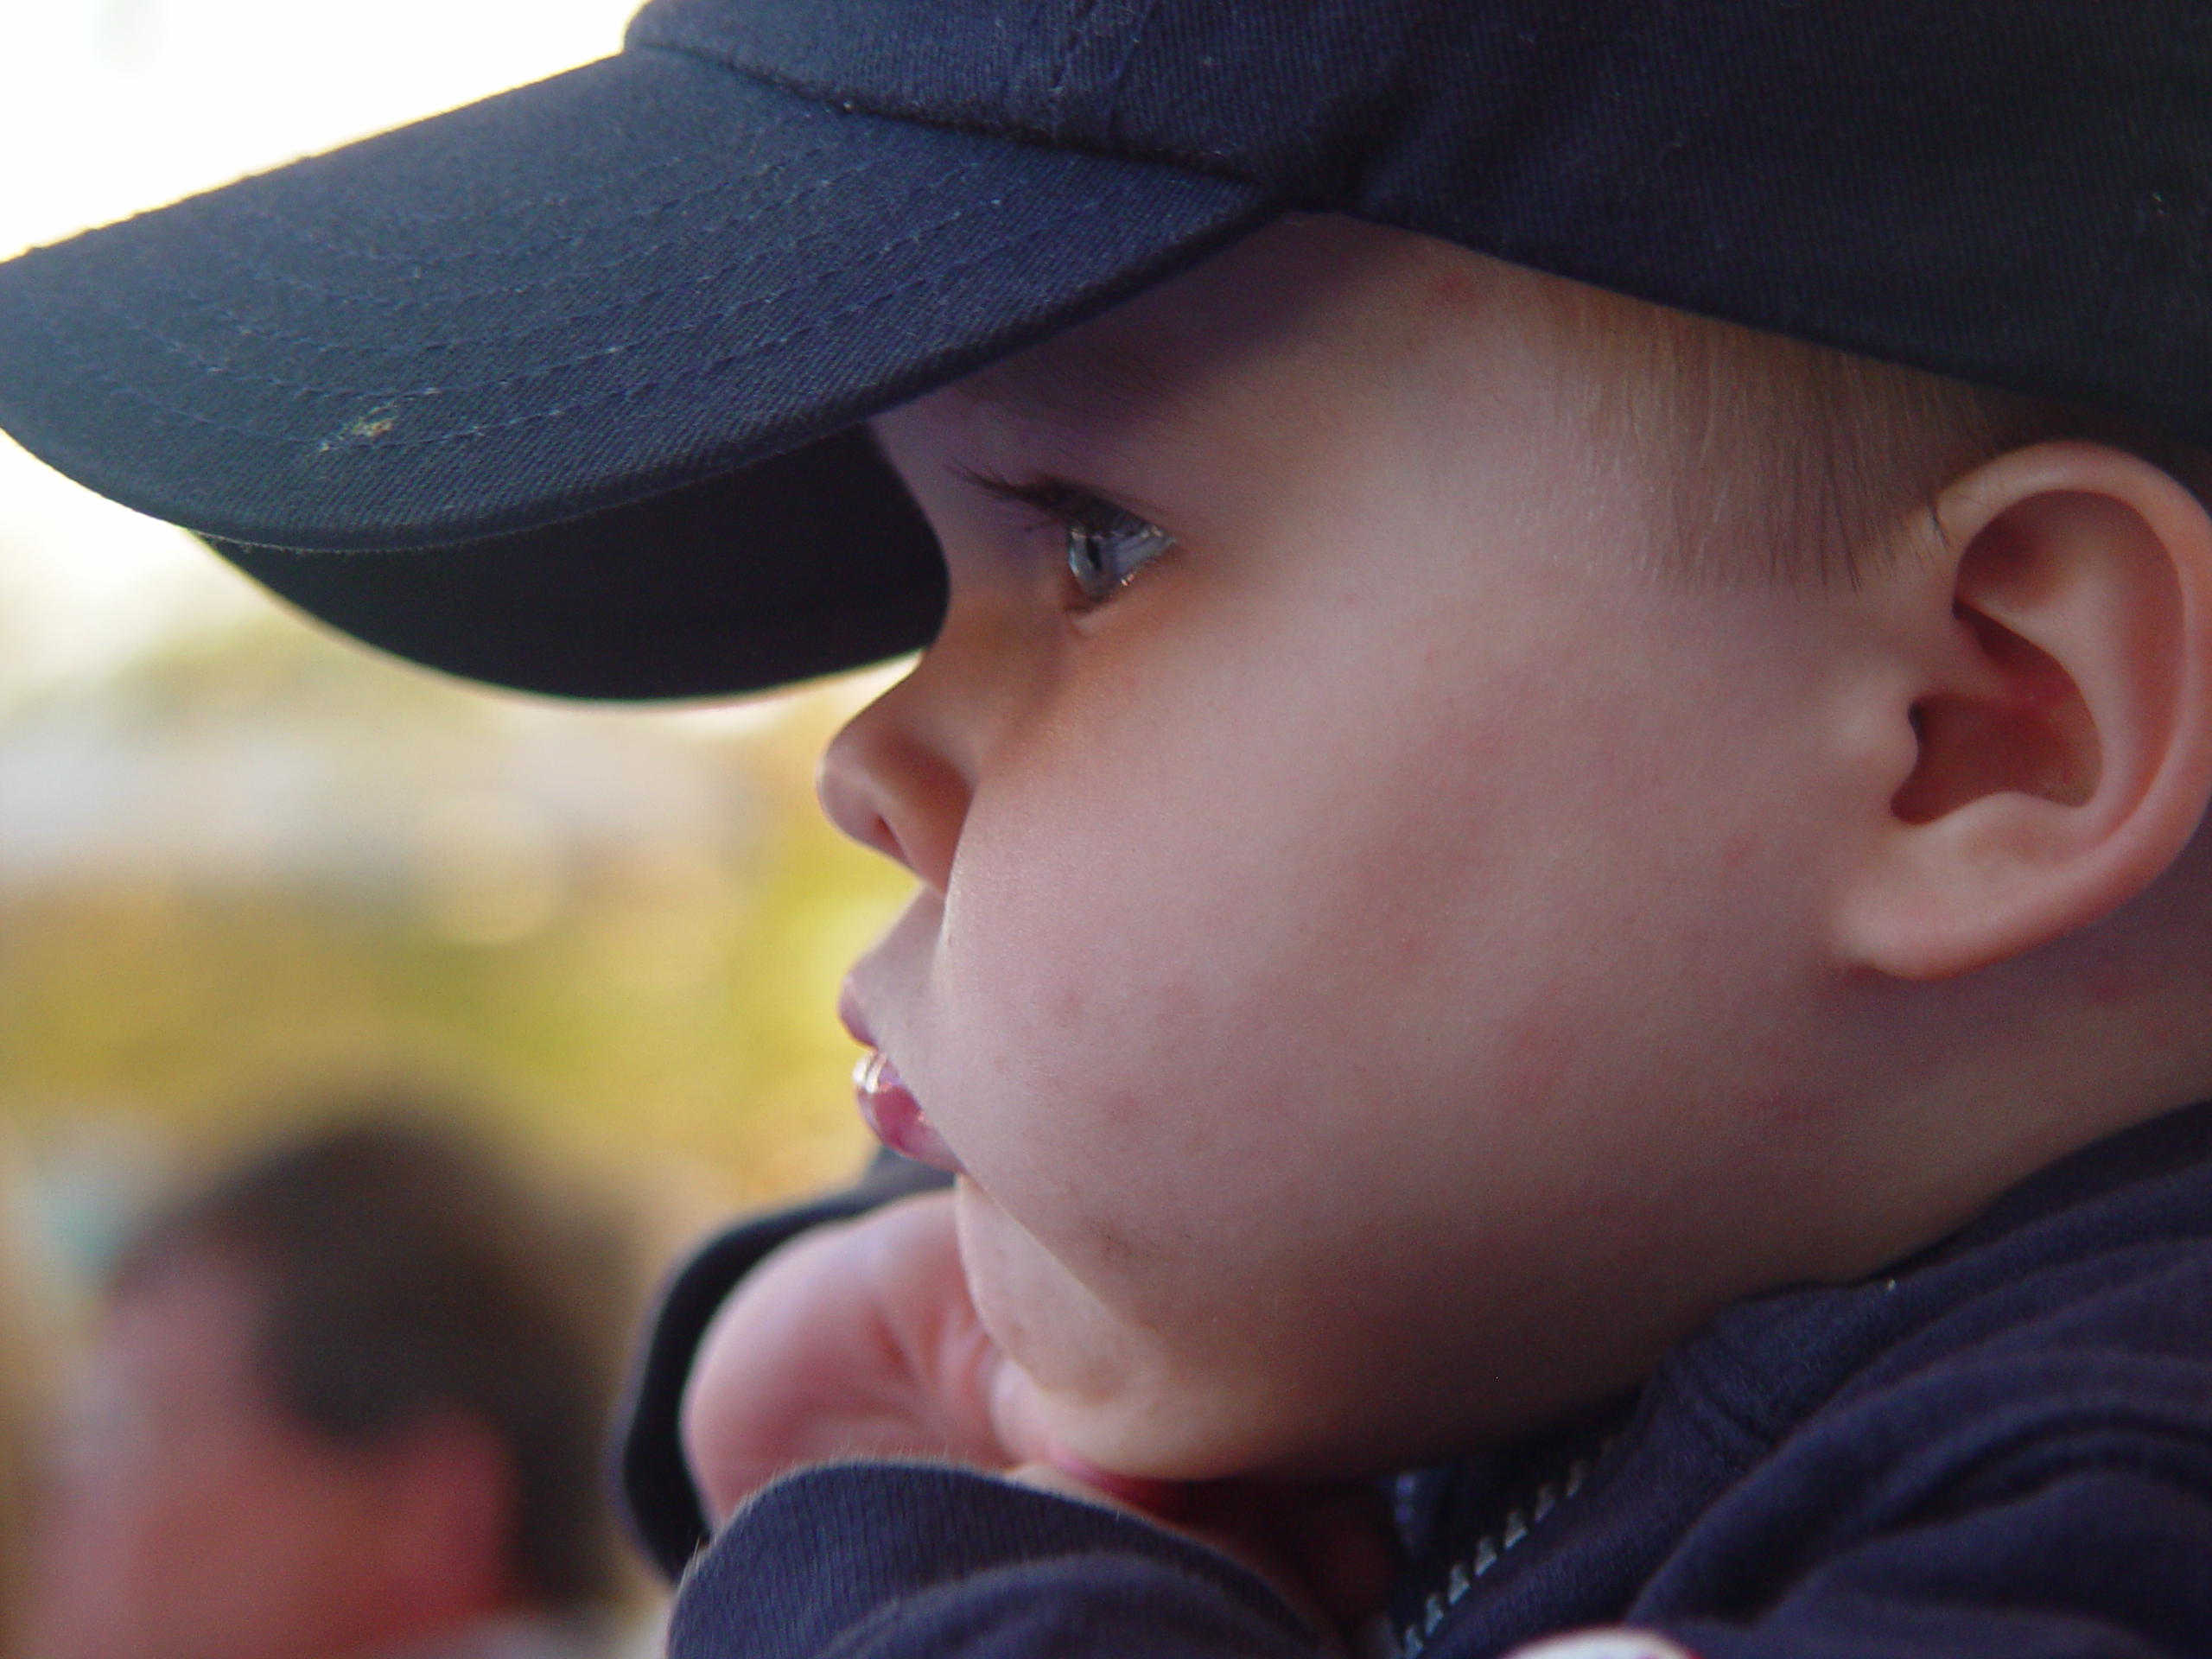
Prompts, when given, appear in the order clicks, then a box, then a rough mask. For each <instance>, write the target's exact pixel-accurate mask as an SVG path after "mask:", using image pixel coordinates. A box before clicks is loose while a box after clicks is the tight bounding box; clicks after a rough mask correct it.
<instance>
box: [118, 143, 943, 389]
mask: <svg viewBox="0 0 2212 1659" xmlns="http://www.w3.org/2000/svg"><path fill="white" fill-rule="evenodd" d="M980 165H982V163H981V162H963V164H962V166H963V168H969V169H972V168H976V167H978V166H980ZM862 170H865V169H864V168H854V169H851V171H849V172H848V173H844V174H840V175H838V178H839V180H841V181H842V180H843V179H845V178H849V177H851V176H853V175H854V174H856V173H858V172H861V171H862ZM799 194H805V193H804V192H801V193H798V194H794V195H791V196H786V197H785V198H784V199H783V200H780V201H776V202H767V203H760V204H756V205H755V211H758V212H760V213H774V212H779V211H781V210H782V209H784V208H785V207H790V206H791V203H792V202H794V201H796V200H798V195H799ZM733 222H734V220H732V219H725V220H723V221H721V225H720V226H714V227H710V229H715V230H718V229H721V228H724V227H726V226H728V225H729V224H731V223H733ZM708 233H709V232H707V231H702V232H701V234H702V235H704V234H708ZM833 233H834V232H833V230H832V228H831V227H829V226H823V227H821V228H818V229H816V230H812V231H808V232H802V233H800V234H799V235H798V236H796V237H793V238H789V239H788V240H785V241H783V242H780V243H779V245H778V247H777V251H778V252H779V253H781V252H785V251H789V250H791V248H794V247H799V246H804V245H805V244H807V243H809V242H812V241H817V240H819V239H820V238H823V237H824V236H828V235H831V234H833ZM211 251H213V252H214V253H215V254H216V255H217V256H218V257H223V258H226V259H228V260H229V261H230V263H231V264H232V265H233V266H235V267H236V268H238V269H239V270H245V271H246V272H248V273H250V274H251V275H252V276H254V277H257V278H259V279H260V280H261V281H263V282H264V283H268V284H269V285H270V286H272V287H289V288H296V289H301V290H302V291H303V292H306V293H308V294H313V295H315V296H318V297H320V298H323V299H327V300H333V301H335V302H339V303H340V304H353V303H356V302H357V300H356V297H355V296H351V295H346V294H340V293H335V292H333V291H331V290H329V289H320V288H317V287H316V286H315V284H314V283H308V282H307V281H305V280H304V279H302V278H298V277H292V276H289V274H287V273H284V272H282V271H272V270H269V269H268V268H267V267H265V266H264V265H261V264H257V263H256V262H255V261H253V260H251V259H246V258H244V257H241V256H239V255H238V254H236V253H235V252H233V251H231V250H228V249H226V248H223V247H221V246H220V245H214V246H213V247H212V249H211ZM765 257H766V255H765V254H763V253H761V252H760V251H753V252H752V253H750V254H749V255H748V256H747V257H746V258H744V259H742V260H741V261H740V262H738V263H736V264H721V265H717V266H715V267H714V268H713V269H711V270H705V271H702V272H700V273H699V274H697V275H696V276H693V277H686V278H685V279H683V281H682V282H680V283H661V284H659V285H658V286H657V287H653V288H645V289H637V290H635V291H633V292H632V293H630V294H628V295H626V296H624V298H623V299H622V300H620V301H618V302H614V303H612V304H608V305H602V306H594V307H591V308H587V309H584V310H581V311H570V312H567V313H564V314H563V315H560V316H557V317H551V318H548V319H546V320H544V321H541V322H538V323H535V324H533V325H531V327H527V328H512V329H506V330H503V331H501V332H499V333H494V334H467V335H461V336H458V337H456V338H454V339H451V340H424V341H418V342H415V343H412V344H402V345H373V344H353V343H351V342H348V341H345V340H322V339H318V338H316V337H315V336H313V335H309V334H292V333H289V332H287V331H285V330H283V329H278V328H271V327H263V326H261V325H259V324H257V323H254V322H252V321H248V320H247V319H245V318H243V317H240V316H238V315H235V314H233V313H232V312H231V311H230V310H228V309H226V308H225V307H224V306H223V305H221V304H220V303H219V302H216V301H215V300H214V299H213V296H209V295H207V294H204V293H201V292H200V291H199V290H197V289H192V288H188V287H187V286H186V285H185V284H184V283H181V282H180V281H178V280H177V279H176V278H175V277H162V276H158V275H156V276H154V277H153V279H152V280H153V282H154V283H155V284H156V286H157V287H158V288H159V289H161V290H162V291H163V292H165V293H168V294H175V295H177V296H181V297H182V298H184V299H186V300H188V301H193V302H197V303H199V304H200V306H201V308H203V309H204V310H205V311H206V312H207V314H208V315H211V316H213V317H215V318H217V319H219V320H220V321H223V322H225V323H227V324H229V325H230V326H232V327H234V328H236V329H237V330H238V332H239V333H241V334H249V335H251V336H252V337H253V338H255V339H257V340H277V341H280V342H282V343H283V344H286V345H290V346H306V347H308V348H309V349H310V350H312V351H314V352H315V353H317V354H318V355H322V354H327V353H333V352H344V353H349V354H351V355H353V356H356V357H366V356H387V357H421V356H426V355H429V354H430V353H436V352H446V351H452V350H455V349H457V348H461V347H465V346H489V345H497V344H500V343H503V342H506V341H511V340H529V339H531V338H533V337H535V336H537V335H540V334H547V333H550V332H551V331H553V330H555V329H557V328H561V327H567V326H569V325H570V324H573V323H578V322H587V321H594V320H595V319H597V318H600V317H605V316H610V315H615V314H617V313H620V312H622V311H625V310H632V309H635V308H637V307H638V306H639V304H641V303H643V302H646V301H650V300H655V299H658V298H660V297H662V296H664V295H668V294H672V293H676V292H677V291H679V290H680V289H684V288H687V287H690V288H696V287H702V286H704V285H705V284H707V283H713V282H718V281H721V280H724V279H727V278H728V277H733V276H737V275H741V274H742V273H743V272H745V271H747V270H752V269H753V267H755V266H757V265H758V264H760V263H761V261H762V259H763V258H765ZM141 269H142V270H143V269H144V267H143V264H142V266H141ZM608 269H612V267H609V266H605V265H601V266H591V267H582V268H579V269H577V270H569V271H563V272H562V273H561V274H560V275H559V276H558V277H554V278H550V279H549V280H546V281H543V282H537V283H521V284H515V285H512V286H501V287H499V288H489V289H472V290H470V291H468V292H467V293H463V294H455V295H444V296H438V297H437V299H435V301H426V300H410V301H402V302H383V303H379V302H378V301H376V300H375V299H374V298H373V296H362V297H361V298H360V299H359V301H358V302H359V303H361V304H364V305H367V306H372V307H375V308H380V309H385V310H397V309H401V308H405V309H410V310H428V309H429V308H430V307H431V306H432V305H434V304H435V305H440V306H449V305H458V304H462V303H466V302H471V301H474V300H479V299H489V298H493V297H505V296H516V295H520V294H526V293H535V292H542V291H543V290H545V289H551V288H555V287H557V286H559V285H560V284H561V283H564V282H567V281H569V280H572V279H574V278H575V277H583V276H591V275H594V274H595V273H596V272H598V271H601V270H608Z"/></svg>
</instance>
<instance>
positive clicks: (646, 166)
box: [303, 48, 840, 225]
mask: <svg viewBox="0 0 2212 1659" xmlns="http://www.w3.org/2000/svg"><path fill="white" fill-rule="evenodd" d="M640 49H653V48H640ZM662 55H664V56H669V57H682V58H684V59H685V60H686V61H689V62H696V61H698V60H696V59H693V58H691V57H690V54H684V53H673V52H670V53H663V54H662ZM610 61H611V60H610ZM747 79H751V77H747ZM776 90H777V91H779V92H781V91H782V90H783V89H782V88H780V87H779V88H777V89H776ZM839 113H840V112H839V111H836V110H831V109H826V108H823V107H820V106H806V107H801V108H799V109H796V110H787V111H783V112H781V113H779V114H778V115H775V116H773V117H771V118H767V119H766V121H764V122H763V123H762V124H760V125H757V126H753V127H748V128H747V130H746V132H745V135H744V136H745V137H747V139H756V138H762V137H768V136H769V135H771V134H773V133H779V132H781V131H783V130H785V129H786V128H790V127H795V126H799V125H802V124H805V123H807V122H810V121H819V120H825V119H834V118H836V116H837V115H838V114H839ZM328 159H330V158H329V157H327V156H323V157H310V158H309V160H308V162H306V163H303V165H304V166H307V167H308V168H313V167H314V164H315V162H317V161H322V160H328ZM698 160H699V156H698V153H697V152H696V150H688V149H687V150H683V151H681V152H679V153H677V154H676V155H673V156H659V157H658V158H656V159H655V160H652V161H650V162H644V163H641V164H640V165H639V166H637V167H633V168H628V169H626V170H625V171H623V172H620V173H614V174H609V175H607V176H606V177H605V178H603V179H601V181H599V184H598V187H597V188H594V189H591V190H577V191H574V192H571V193H569V194H553V195H545V196H538V197H536V198H534V199H533V200H532V202H531V206H533V207H571V206H574V205H575V203H578V202H584V201H591V200H596V199H598V198H600V197H602V196H608V195H613V194H617V193H618V192H620V191H622V190H624V189H626V188H628V187H629V186H631V185H633V184H635V183H636V182H637V181H639V180H640V179H642V178H645V177H646V176H648V175H651V174H654V173H659V172H664V171H666V170H667V169H668V168H672V167H684V166H690V165H696V163H697V162H698ZM675 200H678V201H681V200H685V198H684V197H682V196H678V197H677V198H675ZM346 212H347V213H348V215H349V216H350V217H352V218H353V219H367V220H383V221H385V222H386V223H390V224H395V225H450V224H454V223H456V222H458V221H462V220H468V219H482V218H483V217H484V216H485V215H484V214H482V213H479V212H469V211H464V212H460V213H404V212H402V211H400V210H398V209H397V208H393V207H387V206H385V205H384V204H383V203H381V202H379V201H378V200H375V199H374V198H368V199H365V200H359V201H355V202H349V203H347V204H346Z"/></svg>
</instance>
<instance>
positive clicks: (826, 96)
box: [626, 41, 1274, 189]
mask: <svg viewBox="0 0 2212 1659" xmlns="http://www.w3.org/2000/svg"><path fill="white" fill-rule="evenodd" d="M626 50H629V51H632V52H666V53H669V54H672V55H674V56H677V57H682V58H689V59H690V60H693V61H694V62H697V63H706V64H712V65H713V66H714V67H716V68H718V69H724V70H727V71H728V72H729V73H731V74H734V75H742V76H744V77H745V78H746V79H748V80H756V81H759V82H760V84H761V85H762V86H773V87H775V88H777V89H778V90H779V91H781V92H789V93H791V94H792V95H793V96H795V97H798V98H804V99H812V100H814V101H815V102H816V103H817V104H821V105H825V106H827V107H829V108H832V109H839V110H842V111H845V112H846V113H847V114H849V115H869V116H874V117H875V118H877V119H878V120H882V121H899V122H903V123H905V124H906V125H908V126H914V127H929V128H931V129H933V130H936V131H939V132H957V133H964V134H967V135H968V136H969V137H977V138H988V139H991V140H992V141H994V142H995V143H1001V144H1015V145H1019V146H1020V148H1022V149H1041V150H1046V151H1048V152H1050V153H1052V154H1054V155H1063V156H1090V157H1091V158H1093V159H1095V160H1103V161H1109V162H1123V163H1125V164H1128V165H1134V166H1143V167H1158V168H1168V169H1170V170H1173V171H1175V172H1179V173H1194V174H1197V175H1200V176H1201V177H1204V178H1210V179H1221V180H1225V181H1228V182H1230V183H1231V184H1242V185H1249V186H1252V187H1255V188H1260V189H1269V188H1274V187H1273V186H1271V185H1270V184H1269V182H1268V181H1267V180H1264V179H1262V178H1261V177H1259V176H1258V175H1256V174H1255V173H1253V172H1251V171H1250V170H1249V169H1240V168H1236V167H1233V166H1231V165H1230V164H1229V162H1228V161H1227V159H1226V158H1225V157H1213V158H1209V159H1206V160H1199V159H1197V158H1194V157H1192V156H1184V155H1173V154H1169V153H1167V152H1166V151H1164V150H1158V149H1153V148H1150V147H1147V146H1136V147H1133V148H1130V149H1106V148H1104V147H1103V146H1102V145H1099V144H1096V143H1086V142H1085V141H1084V140H1083V139H1081V138H1077V139H1076V140H1074V141H1073V142H1069V143H1059V142H1055V141H1054V140H1052V139H1051V138H1049V137H1046V136H1045V135H1043V134H1037V135H1030V134H1027V133H1020V132H1007V131H1006V130H1003V129H1001V128H996V127H988V126H985V125H984V124H982V123H981V122H977V121H960V120H954V119H950V118H946V117H944V116H940V115H936V114H931V113H928V112H925V111H920V110H917V109H912V108H894V107H887V106H881V105H874V104H868V103H864V102H862V101H861V99H849V98H846V97H844V96H843V95H842V94H841V93H839V92H835V91H833V90H831V89H830V88H828V87H825V86H818V85H816V84H814V83H811V82H809V81H805V80H803V79H799V78H798V77H797V76H792V75H784V74H779V73H777V72H775V71H774V70H772V69H767V68H764V67H760V66H758V65H754V64H741V63H728V62H725V61H723V60H721V59H718V58H710V57H709V56H707V55H706V54H704V53H702V52H695V51H692V50H691V49H690V48H688V47H682V46H672V45H670V44H668V43H666V42H664V41H639V42H637V43H636V44H635V45H632V46H631V47H629V48H626Z"/></svg>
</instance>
